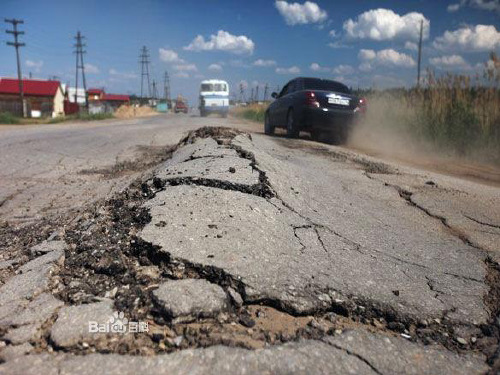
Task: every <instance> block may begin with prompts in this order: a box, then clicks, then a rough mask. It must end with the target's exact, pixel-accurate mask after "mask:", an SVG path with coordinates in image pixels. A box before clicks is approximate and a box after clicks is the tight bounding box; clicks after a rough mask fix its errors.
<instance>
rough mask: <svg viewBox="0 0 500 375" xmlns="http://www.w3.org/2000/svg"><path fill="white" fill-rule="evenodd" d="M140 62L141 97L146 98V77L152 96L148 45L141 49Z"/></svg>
mask: <svg viewBox="0 0 500 375" xmlns="http://www.w3.org/2000/svg"><path fill="white" fill-rule="evenodd" d="M139 58H140V60H139V63H140V64H141V99H142V98H144V77H146V79H147V84H148V97H151V84H150V82H149V63H150V61H149V51H148V48H147V47H146V46H143V47H142V49H141V54H140V56H139Z"/></svg>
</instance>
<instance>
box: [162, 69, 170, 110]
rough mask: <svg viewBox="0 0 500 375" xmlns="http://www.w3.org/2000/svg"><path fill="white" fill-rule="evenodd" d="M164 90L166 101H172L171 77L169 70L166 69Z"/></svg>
mask: <svg viewBox="0 0 500 375" xmlns="http://www.w3.org/2000/svg"><path fill="white" fill-rule="evenodd" d="M163 91H164V95H165V101H166V102H167V103H168V102H170V77H169V76H168V72H167V71H165V75H164V76H163Z"/></svg>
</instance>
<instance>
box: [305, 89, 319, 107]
mask: <svg viewBox="0 0 500 375" xmlns="http://www.w3.org/2000/svg"><path fill="white" fill-rule="evenodd" d="M306 105H310V106H313V107H317V108H319V102H318V101H317V100H316V94H315V93H314V92H312V91H306Z"/></svg>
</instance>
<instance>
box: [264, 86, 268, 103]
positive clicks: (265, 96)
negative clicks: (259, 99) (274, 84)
mask: <svg viewBox="0 0 500 375" xmlns="http://www.w3.org/2000/svg"><path fill="white" fill-rule="evenodd" d="M268 91H269V85H268V84H267V83H266V85H265V86H264V102H266V101H267V92H268Z"/></svg>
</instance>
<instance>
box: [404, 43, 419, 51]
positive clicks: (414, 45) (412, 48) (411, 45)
mask: <svg viewBox="0 0 500 375" xmlns="http://www.w3.org/2000/svg"><path fill="white" fill-rule="evenodd" d="M405 49H407V50H410V51H418V44H417V43H413V42H406V43H405Z"/></svg>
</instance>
